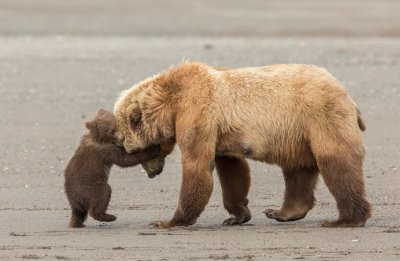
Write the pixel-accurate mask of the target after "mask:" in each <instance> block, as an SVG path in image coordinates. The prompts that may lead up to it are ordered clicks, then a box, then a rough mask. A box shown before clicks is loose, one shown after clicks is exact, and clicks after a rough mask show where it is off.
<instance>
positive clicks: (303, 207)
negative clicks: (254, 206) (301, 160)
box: [264, 167, 318, 222]
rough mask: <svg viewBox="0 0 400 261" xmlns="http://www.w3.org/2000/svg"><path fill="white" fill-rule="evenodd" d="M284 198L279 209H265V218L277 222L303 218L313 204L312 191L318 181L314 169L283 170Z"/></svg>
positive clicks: (315, 169)
mask: <svg viewBox="0 0 400 261" xmlns="http://www.w3.org/2000/svg"><path fill="white" fill-rule="evenodd" d="M283 176H284V179H285V196H284V200H283V205H282V207H281V209H279V210H274V209H267V210H265V211H264V213H265V214H266V216H267V217H268V218H271V219H275V220H277V221H279V222H286V221H296V220H299V219H302V218H304V217H305V216H306V215H307V213H308V211H310V210H311V209H312V208H313V206H314V203H315V197H314V189H315V186H316V184H317V181H318V170H317V168H316V167H302V168H297V169H290V170H288V169H286V170H283Z"/></svg>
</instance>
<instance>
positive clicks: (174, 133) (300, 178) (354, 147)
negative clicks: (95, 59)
mask: <svg viewBox="0 0 400 261" xmlns="http://www.w3.org/2000/svg"><path fill="white" fill-rule="evenodd" d="M114 113H115V115H116V118H117V122H118V128H119V130H120V131H122V132H123V133H124V135H125V141H124V147H125V149H126V150H127V151H132V150H137V149H144V148H147V147H149V146H150V145H153V144H161V146H162V144H164V143H166V142H171V141H176V143H177V144H178V146H179V148H180V150H181V152H182V164H183V178H182V187H181V193H180V198H179V205H178V208H177V210H176V212H175V215H174V216H173V218H172V219H171V220H169V221H165V222H156V223H155V225H157V226H159V227H162V228H167V227H172V226H180V225H182V226H186V225H191V224H193V223H195V222H196V220H197V218H198V216H199V215H200V213H201V212H202V211H203V209H204V208H205V206H206V204H207V202H208V200H209V197H210V195H211V192H212V187H213V181H212V175H211V172H212V168H211V166H212V164H213V162H214V161H215V163H216V167H217V172H218V175H219V177H220V180H221V185H222V191H223V198H224V206H225V208H226V209H227V210H228V212H229V213H231V214H232V215H234V217H233V218H230V219H227V220H225V221H224V224H228V225H234V224H241V223H244V222H247V221H248V220H249V219H250V218H251V214H250V211H249V209H248V208H247V204H248V200H247V193H248V190H249V186H250V176H249V168H248V165H247V162H246V160H245V158H250V159H254V160H259V161H263V162H266V163H270V164H277V165H279V166H280V167H281V168H282V169H283V172H284V177H285V184H286V191H285V197H284V202H283V205H282V208H281V209H279V210H271V209H268V210H266V211H265V213H266V215H267V217H269V218H273V219H276V220H278V221H292V220H297V219H300V218H303V217H304V216H305V215H306V214H307V212H308V211H309V210H310V209H311V208H312V207H313V206H314V200H315V199H314V188H315V185H316V182H317V173H318V172H319V173H321V175H322V177H323V179H324V181H325V183H326V185H327V186H328V188H329V190H330V192H331V193H332V194H333V196H334V197H335V199H336V201H337V206H338V210H339V219H338V220H337V221H333V222H328V221H327V222H324V223H323V225H325V226H363V225H364V224H365V222H366V220H367V219H368V218H369V217H370V205H369V203H368V201H367V200H366V199H365V192H364V184H363V174H362V161H363V158H364V147H363V143H362V139H361V131H360V129H361V130H363V129H365V124H364V121H363V119H362V117H361V113H360V112H359V110H358V109H357V107H356V105H355V103H354V101H353V100H352V99H351V98H350V96H349V95H348V93H347V91H346V90H345V88H344V87H343V86H342V85H341V84H340V83H339V82H338V81H337V80H336V79H335V78H334V77H333V76H332V75H330V74H329V73H328V72H327V71H326V70H325V69H322V68H319V67H316V66H313V65H301V64H283V65H271V66H265V67H257V68H239V69H228V68H223V69H221V68H213V67H210V66H207V65H205V64H201V63H182V64H181V65H179V66H177V67H175V68H172V69H170V70H167V71H165V72H163V73H161V74H159V75H157V76H154V77H153V78H151V79H148V80H145V81H143V82H141V83H139V84H138V85H136V86H134V87H133V88H132V89H130V90H128V91H126V92H124V93H123V94H122V95H121V97H120V98H119V100H118V101H117V102H116V104H115V107H114ZM169 148H170V149H171V150H172V148H173V146H169ZM163 157H165V155H163V156H162V157H159V159H161V158H163ZM154 162H156V161H153V163H154ZM147 167H148V168H149V166H147Z"/></svg>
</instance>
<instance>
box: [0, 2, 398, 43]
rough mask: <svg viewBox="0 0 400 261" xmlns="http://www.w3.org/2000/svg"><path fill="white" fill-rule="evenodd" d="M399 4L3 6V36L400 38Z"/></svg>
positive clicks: (0, 13) (0, 4)
mask: <svg viewBox="0 0 400 261" xmlns="http://www.w3.org/2000/svg"><path fill="white" fill-rule="evenodd" d="M399 10H400V3H399V1H396V0H383V1H376V0H375V1H374V0H338V1H328V0H305V1H297V0H284V1H279V0H267V1H262V0H251V1H245V2H244V1H240V0H220V1H213V0H200V1H182V0H148V1H145V0H113V1H109V0H68V1H60V0H59V1H57V0H34V1H33V0H1V1H0V19H1V20H0V21H1V23H0V33H1V34H3V35H80V36H166V37H176V36H212V37H223V36H253V37H254V36H259V37H272V36H350V37H354V36H358V37H361V36H384V37H390V36H392V37H393V36H398V35H399V32H400V28H399V24H400V16H399V15H398V12H399Z"/></svg>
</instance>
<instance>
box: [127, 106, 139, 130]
mask: <svg viewBox="0 0 400 261" xmlns="http://www.w3.org/2000/svg"><path fill="white" fill-rule="evenodd" d="M141 119H142V111H141V110H140V109H139V108H133V109H132V110H131V112H130V114H129V121H130V124H131V127H132V128H134V127H135V126H137V125H138V124H139V122H140V120H141Z"/></svg>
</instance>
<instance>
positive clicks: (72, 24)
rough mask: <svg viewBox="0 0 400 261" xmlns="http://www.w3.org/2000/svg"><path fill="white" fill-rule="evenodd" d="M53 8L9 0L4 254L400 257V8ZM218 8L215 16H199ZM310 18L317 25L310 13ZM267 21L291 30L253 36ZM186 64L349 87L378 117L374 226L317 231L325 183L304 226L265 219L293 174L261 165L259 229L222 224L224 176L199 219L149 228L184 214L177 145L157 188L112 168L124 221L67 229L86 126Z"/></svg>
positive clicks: (1, 81) (3, 59)
mask: <svg viewBox="0 0 400 261" xmlns="http://www.w3.org/2000/svg"><path fill="white" fill-rule="evenodd" d="M35 2H36V1H35ZM54 2H55V3H57V4H55V3H52V1H50V0H48V1H44V0H40V1H37V3H36V4H31V3H32V2H29V1H21V0H18V1H11V0H10V1H0V20H1V21H2V22H1V23H0V122H1V127H0V141H1V146H0V177H1V181H0V220H1V222H0V259H1V260H3V259H12V260H14V259H17V258H19V259H43V260H54V259H67V260H68V259H71V260H73V259H86V260H91V259H92V260H93V259H96V260H101V259H114V260H122V259H140V260H209V259H215V260H217V259H226V260H267V259H317V260H321V259H324V260H342V259H345V260H371V259H376V260H399V259H400V243H399V242H400V222H399V221H400V219H399V216H400V209H399V206H400V193H399V192H400V177H399V174H400V170H399V168H400V163H399V162H400V161H399V159H400V146H399V145H400V116H399V114H400V102H399V101H400V86H399V82H400V73H399V72H400V60H399V58H400V38H397V37H398V36H399V35H398V34H397V33H396V30H398V29H399V28H398V26H394V25H396V24H397V25H398V24H399V22H397V23H396V22H393V23H389V22H388V19H389V20H390V19H393V20H392V21H396V19H397V20H398V19H399V18H396V17H394V15H393V14H394V12H393V10H395V9H396V8H398V3H397V2H396V1H383V2H382V4H381V5H379V6H376V4H374V3H371V2H367V4H365V5H364V6H363V8H364V9H362V10H369V11H371V10H372V11H371V12H372V13H373V14H371V13H368V14H365V13H363V12H358V13H357V12H356V10H358V8H357V6H358V5H361V2H362V1H343V2H346V3H347V5H345V7H340V6H339V5H335V4H328V3H326V4H325V6H324V5H322V4H316V5H312V4H311V3H314V2H316V1H310V2H308V3H309V4H308V5H307V4H303V5H302V6H301V7H299V8H298V9H296V8H294V7H291V6H292V4H291V3H293V2H294V1H286V2H283V3H279V1H272V2H268V3H269V4H264V3H263V1H254V2H253V3H252V4H249V5H248V6H247V7H246V8H239V4H238V3H237V2H234V4H233V5H230V6H229V8H223V7H224V6H222V3H223V2H221V3H219V4H212V3H213V2H212V1H204V2H201V4H200V3H198V4H196V5H195V4H182V5H178V2H177V1H173V2H172V3H173V4H171V6H172V7H171V6H169V5H166V4H164V5H165V6H162V7H163V8H165V12H163V11H162V10H160V6H159V5H157V2H155V1H148V2H142V1H140V2H135V3H136V4H137V5H136V6H134V5H133V4H131V3H126V2H124V1H118V3H125V4H126V6H128V7H129V8H130V9H129V8H128V7H126V8H124V6H123V5H109V4H107V2H105V1H99V2H96V3H98V4H96V5H94V4H88V3H86V4H80V1H77V0H74V1H65V2H66V3H63V2H61V1H54ZM88 2H90V3H91V2H92V1H88ZM93 2H94V1H93ZM225 2H227V1H225ZM267 7H269V8H267ZM289 7H291V8H289ZM138 8H139V9H138ZM140 8H141V9H140ZM179 8H181V9H179ZM262 8H265V9H268V10H267V11H266V12H267V14H268V15H263V13H262V11H261V9H262ZM315 8H317V10H320V11H315ZM341 8H342V9H345V11H343V10H342V9H341ZM127 9H128V10H131V11H132V16H134V17H132V16H131V15H130V14H131V13H130V12H128V11H127ZM183 9H185V10H186V11H185V12H183V11H182V10H183ZM140 10H145V11H140ZM146 10H147V11H146ZM149 10H150V11H149ZM179 10H181V11H182V13H184V15H182V16H179V15H178V14H180V12H179ZM187 10H189V11H187ZM210 10H214V13H213V16H212V17H211V18H210V19H209V20H207V19H206V20H203V23H200V22H198V20H197V19H199V18H201V17H202V13H203V12H209V11H210ZM216 10H221V12H220V13H218V12H217V11H216ZM397 10H398V9H397ZM146 12H147V13H146ZM210 12H211V11H210ZM342 12H345V13H346V12H350V13H352V12H353V13H355V15H354V16H352V17H351V18H349V17H347V18H346V19H349V21H350V22H351V21H353V22H356V21H360V20H359V19H361V20H362V19H364V20H365V21H368V22H366V23H367V24H365V25H364V26H357V25H354V24H351V23H350V25H349V26H348V27H345V26H344V25H342V24H341V23H342V22H343V21H339V23H338V24H336V23H334V20H330V19H327V18H329V17H330V18H331V19H334V18H335V17H336V16H337V15H339V14H341V13H342ZM364 12H366V11H364ZM309 13H312V14H313V15H314V16H316V17H314V18H313V20H310V19H309V16H308V14H309ZM220 14H221V15H220ZM292 14H293V15H292ZM63 15H64V16H63ZM274 15H275V16H274ZM280 15H283V16H285V15H286V16H287V17H292V16H294V17H297V18H298V20H297V21H299V22H298V23H299V24H300V25H303V26H300V25H299V28H300V29H301V30H300V29H299V30H300V31H299V30H298V31H294V29H293V28H294V27H293V26H294V25H296V20H295V19H294V18H293V19H292V20H290V19H289V20H288V21H287V22H286V23H283V22H282V23H279V19H278V18H277V17H281V16H280ZM291 15H292V16H291ZM335 15H336V16H335ZM174 16H177V18H176V19H177V20H174V19H173V18H174ZM64 17H68V19H64ZM224 17H225V18H224ZM226 17H227V18H226ZM191 18H193V20H192V19H191ZM223 18H224V19H228V18H230V19H231V20H229V19H228V20H224V19H223ZM154 19H160V20H159V21H160V22H159V23H160V25H155V21H154ZM238 19H242V21H244V22H243V24H241V23H240V24H241V25H240V26H239V25H235V24H234V23H233V21H236V22H237V20H238ZM257 19H259V20H260V21H262V22H267V21H268V20H271V21H274V22H276V27H277V28H276V29H274V30H275V31H277V32H278V33H274V32H273V31H272V30H273V27H274V26H272V25H271V24H269V25H267V26H266V27H262V26H259V27H255V28H253V30H250V29H248V28H252V27H254V26H255V24H258V20H257ZM277 19H278V20H277ZM357 19H358V20H357ZM368 19H369V20H368ZM147 21H148V23H146V22H147ZM168 21H171V23H170V24H168ZM173 21H175V22H173ZM224 21H227V22H226V23H225V22H224ZM313 21H318V22H313ZM362 21H363V20H362ZM183 22H185V23H184V24H183ZM213 22H215V24H216V25H215V26H214V24H213ZM174 23H175V24H174ZM207 23H208V24H207ZM373 24H375V27H374V26H372V25H373ZM125 25H126V26H125ZM313 26H314V27H315V28H314V29H313V30H311V29H312V28H313ZM127 27H129V28H130V29H127ZM235 28H236V29H238V30H236V31H235ZM246 28H247V29H248V30H247V29H246ZM305 28H308V29H307V30H310V31H311V32H313V33H308V31H307V30H306V29H305ZM318 28H319V29H318ZM334 28H336V29H337V30H336V29H334ZM343 28H347V29H348V31H349V32H353V33H347V31H346V30H344V29H343ZM374 28H375V29H374ZM146 29H147V30H146ZM239 29H241V30H239ZM278 29H281V30H278ZM328 29H329V30H330V32H331V34H329V33H328V32H329V30H328ZM342 29H343V30H342ZM246 30H247V31H246ZM159 31H160V32H161V33H158V32H159ZM239 31H240V33H235V32H239ZM283 31H285V32H286V33H279V32H283ZM321 31H323V33H321ZM345 31H346V32H345ZM343 32H345V33H343ZM388 32H391V33H388ZM382 36H391V37H390V38H387V37H384V38H382ZM182 58H187V59H190V60H200V61H203V62H206V63H209V64H211V65H215V66H233V67H240V66H259V65H266V64H272V63H312V64H317V65H319V66H323V67H326V68H327V69H328V70H329V71H331V72H332V73H333V74H334V75H335V76H336V77H337V78H338V79H339V80H340V81H341V82H343V83H344V84H345V85H346V87H347V88H348V90H349V92H350V94H351V95H352V97H353V98H354V100H355V101H356V102H357V103H358V105H359V108H360V109H361V111H362V113H363V114H364V117H365V119H366V123H367V131H366V132H365V133H364V135H363V136H364V141H365V145H366V149H367V156H366V159H365V165H364V166H365V167H364V175H365V182H366V189H367V194H368V198H369V200H370V201H371V203H372V204H373V217H372V218H371V219H370V220H369V221H368V223H367V225H366V227H364V228H354V229H351V228H350V229H328V228H322V227H321V226H320V223H321V221H322V220H324V219H334V218H336V216H337V211H336V207H335V202H334V200H333V197H332V196H331V195H330V193H329V192H328V190H327V189H326V186H325V185H324V184H323V182H322V180H320V182H319V184H318V189H317V191H316V196H317V200H318V202H317V204H316V206H315V208H314V209H313V210H312V211H310V212H309V214H308V215H307V217H306V218H305V219H303V220H300V221H296V222H292V223H278V222H276V221H273V220H269V219H267V218H266V217H265V216H264V214H262V211H263V210H264V209H266V208H277V207H279V206H280V204H281V202H282V197H283V192H284V184H283V177H282V175H281V172H280V170H279V169H278V168H277V167H274V166H269V165H266V164H261V163H256V162H251V170H252V187H251V191H250V194H249V200H250V203H249V207H250V210H251V211H252V214H253V218H252V219H251V221H250V222H249V223H248V224H246V225H244V226H235V227H223V226H221V223H222V221H223V220H224V219H225V218H227V217H228V213H227V212H226V211H225V210H224V208H223V205H222V196H221V189H220V185H219V182H218V178H217V176H216V174H215V173H214V181H215V183H214V192H213V194H212V197H211V200H210V202H209V204H208V205H207V207H206V209H205V211H204V212H203V214H202V215H201V217H200V218H199V220H198V222H197V224H196V225H194V226H191V227H188V228H174V229H170V230H156V229H152V228H149V227H147V224H148V223H149V222H151V221H153V220H158V219H167V218H169V217H171V216H172V214H173V212H174V210H175V208H176V206H177V201H178V196H179V187H180V181H181V173H180V172H181V164H180V153H179V150H178V149H176V150H175V152H174V153H173V154H172V155H171V156H170V157H168V158H167V164H166V167H165V170H164V172H163V173H162V174H161V175H160V176H158V177H156V178H154V179H149V178H147V176H146V175H145V173H144V172H143V171H142V169H141V167H134V168H130V169H124V170H122V169H119V168H118V167H114V168H113V170H112V174H111V177H110V184H111V186H112V188H113V195H112V199H111V202H110V208H109V209H110V210H109V212H110V213H112V214H116V215H117V216H118V219H117V220H116V221H115V222H113V223H107V224H106V223H100V222H96V221H94V220H92V219H90V218H89V219H88V221H87V227H86V228H84V229H69V228H68V227H67V224H68V219H69V214H70V212H69V206H68V202H67V200H66V197H65V194H64V191H63V169H64V168H65V165H66V163H67V162H68V160H69V158H70V157H71V155H72V153H73V151H74V149H75V148H76V146H77V144H78V142H79V139H80V136H81V135H82V133H83V131H84V125H83V122H84V121H85V120H86V119H89V118H91V117H92V116H93V115H94V114H95V113H96V111H97V109H98V108H105V109H112V106H113V103H114V101H115V99H116V97H117V96H118V94H119V92H120V91H121V90H123V89H126V88H129V87H130V86H131V85H133V84H134V83H135V82H138V81H140V80H142V79H144V78H146V77H148V76H150V75H152V74H154V73H157V72H159V71H160V70H162V69H164V68H167V67H168V66H170V65H172V64H177V63H179V61H180V60H181V59H182Z"/></svg>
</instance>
